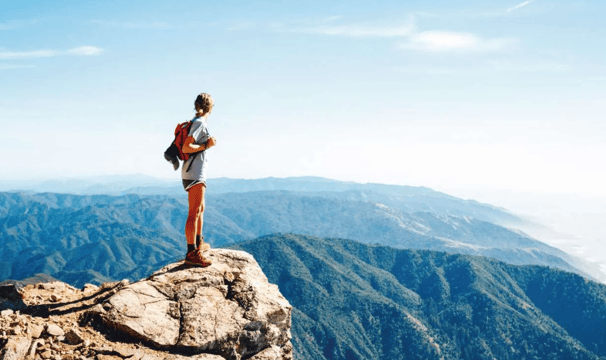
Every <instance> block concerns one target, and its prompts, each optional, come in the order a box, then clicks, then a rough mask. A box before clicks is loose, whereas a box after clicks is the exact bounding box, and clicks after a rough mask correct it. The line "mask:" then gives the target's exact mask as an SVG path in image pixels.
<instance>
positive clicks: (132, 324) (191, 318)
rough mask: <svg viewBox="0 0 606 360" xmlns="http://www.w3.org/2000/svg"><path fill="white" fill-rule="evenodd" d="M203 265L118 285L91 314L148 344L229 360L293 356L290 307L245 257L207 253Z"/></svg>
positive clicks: (178, 266)
mask: <svg viewBox="0 0 606 360" xmlns="http://www.w3.org/2000/svg"><path fill="white" fill-rule="evenodd" d="M205 255H207V256H208V257H210V258H211V260H212V261H213V265H212V266H210V267H207V268H201V267H190V266H186V265H184V264H183V263H175V264H171V265H168V266H166V267H165V268H163V269H161V270H159V271H158V272H156V273H154V274H153V275H152V276H150V277H149V278H147V279H145V280H142V281H139V282H135V283H133V284H128V285H126V286H123V287H122V288H121V289H120V290H119V291H117V292H116V293H115V294H114V295H112V296H111V297H109V298H108V299H106V300H105V302H104V303H103V304H102V306H97V307H93V308H91V310H90V312H91V313H92V315H94V316H98V317H100V318H101V319H102V320H103V322H104V323H105V324H106V325H107V326H109V327H111V328H113V329H115V330H119V331H121V332H123V333H125V334H127V335H128V336H131V337H133V338H135V339H137V340H140V341H142V342H144V343H147V344H149V345H150V346H152V347H155V348H158V349H162V350H167V351H170V352H171V353H183V354H188V355H190V354H194V355H195V354H202V353H212V354H218V355H220V356H221V357H223V358H225V359H228V360H240V359H242V358H250V357H252V356H255V355H256V354H259V353H264V352H265V353H266V354H267V356H265V355H264V356H262V357H258V359H292V345H291V342H290V340H291V334H290V327H291V311H292V307H291V306H290V304H289V303H288V301H287V300H286V299H285V298H284V297H283V296H282V294H280V291H279V290H278V287H277V286H276V285H273V284H270V283H269V282H268V281H267V277H265V275H264V274H263V271H262V270H261V268H260V267H259V265H258V264H257V262H256V261H255V259H254V258H253V257H252V256H251V255H250V254H248V253H245V252H242V251H235V250H226V249H214V250H211V251H208V252H206V253H205Z"/></svg>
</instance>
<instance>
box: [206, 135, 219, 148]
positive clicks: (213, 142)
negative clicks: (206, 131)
mask: <svg viewBox="0 0 606 360" xmlns="http://www.w3.org/2000/svg"><path fill="white" fill-rule="evenodd" d="M215 145H217V138H215V137H214V136H211V137H210V138H209V139H208V141H206V149H210V148H211V147H213V146H215Z"/></svg>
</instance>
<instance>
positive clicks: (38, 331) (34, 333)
mask: <svg viewBox="0 0 606 360" xmlns="http://www.w3.org/2000/svg"><path fill="white" fill-rule="evenodd" d="M43 331H44V326H42V325H36V324H30V325H29V326H28V330H27V332H28V334H29V335H30V336H31V337H32V338H34V339H37V338H39V337H40V336H42V332H43Z"/></svg>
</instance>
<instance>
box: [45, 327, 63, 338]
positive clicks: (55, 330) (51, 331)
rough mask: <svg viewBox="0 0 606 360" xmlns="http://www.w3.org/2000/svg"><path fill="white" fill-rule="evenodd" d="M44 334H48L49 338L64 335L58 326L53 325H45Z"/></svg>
mask: <svg viewBox="0 0 606 360" xmlns="http://www.w3.org/2000/svg"><path fill="white" fill-rule="evenodd" d="M46 333H47V334H49V335H50V336H63V335H65V331H63V329H61V328H60V327H59V326H58V325H55V324H47V325H46Z"/></svg>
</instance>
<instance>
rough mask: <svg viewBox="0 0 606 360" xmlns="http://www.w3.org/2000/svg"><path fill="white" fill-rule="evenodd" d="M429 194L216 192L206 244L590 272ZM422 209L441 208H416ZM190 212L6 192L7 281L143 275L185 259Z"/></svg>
mask: <svg viewBox="0 0 606 360" xmlns="http://www.w3.org/2000/svg"><path fill="white" fill-rule="evenodd" d="M421 192H424V193H425V195H416V198H415V199H413V200H410V201H406V200H405V199H404V200H399V198H397V197H395V196H393V197H388V196H387V195H385V194H380V193H374V192H370V191H360V190H350V191H345V192H336V191H334V192H333V191H324V192H295V191H252V192H242V193H237V192H230V193H219V194H212V193H210V194H209V195H208V197H207V202H206V203H207V207H206V211H205V227H204V229H205V239H206V240H207V241H208V242H210V243H211V244H212V245H213V246H215V247H216V246H226V245H229V244H234V243H237V242H241V241H246V240H251V239H254V238H256V237H258V236H263V235H268V234H272V233H279V232H284V233H286V232H287V233H298V234H303V235H315V236H321V237H338V238H348V239H353V240H357V241H361V242H364V243H369V244H382V245H388V246H392V247H396V248H415V249H430V250H438V251H447V252H456V253H464V254H474V255H484V256H490V257H494V258H497V259H501V260H503V261H507V262H509V263H512V264H537V265H547V266H552V267H557V268H561V269H564V270H567V271H573V272H578V273H580V274H583V275H586V271H585V269H583V268H582V267H580V266H578V264H579V263H580V262H578V261H577V260H576V259H575V258H573V257H572V256H569V255H568V254H566V253H564V252H562V251H560V250H558V249H555V248H553V247H550V246H548V245H546V244H544V243H541V242H539V241H536V240H534V239H532V238H530V237H529V236H527V235H525V234H523V233H521V232H519V231H515V230H511V229H508V228H505V227H502V226H499V225H496V224H494V223H491V222H488V221H484V220H478V219H477V218H476V217H473V216H472V215H476V216H478V217H485V218H486V217H491V216H492V217H502V218H504V217H509V218H514V215H511V214H508V213H506V212H504V211H503V210H499V209H497V208H494V207H491V206H489V205H482V204H478V203H475V202H471V203H469V202H466V201H463V200H459V201H457V200H456V198H452V197H448V196H446V195H445V196H444V197H445V198H446V200H445V202H444V203H443V204H442V205H441V206H438V205H439V204H436V205H431V206H430V205H428V203H429V202H431V201H435V202H438V201H437V200H432V199H433V198H439V197H440V196H441V195H440V194H439V193H437V194H434V193H432V192H431V191H429V190H426V189H423V190H421ZM411 197H412V196H411ZM426 198H429V200H427V201H425V202H424V201H423V200H424V199H426ZM379 200H381V201H383V202H377V201H379ZM415 201H416V202H417V203H418V204H419V205H414V204H415ZM385 203H388V204H389V206H388V205H386V204H385ZM407 207H408V208H409V209H411V210H410V212H407V211H405V210H406V208H407ZM416 207H419V208H422V209H425V210H427V208H428V207H431V210H433V212H428V211H422V210H421V211H414V212H413V210H414V209H415V208H416ZM186 211H187V199H186V198H185V197H183V196H179V197H176V196H161V195H149V196H142V195H134V194H130V195H123V196H109V195H70V194H52V193H0V279H7V278H13V279H21V278H25V277H28V276H31V275H33V274H35V273H48V274H50V275H52V276H55V277H57V278H58V279H60V280H62V281H65V282H68V283H72V284H76V285H83V284H84V283H86V282H93V283H100V282H104V281H110V280H117V279H122V278H129V279H131V280H134V279H137V278H140V277H143V276H145V275H147V274H149V273H150V272H151V271H153V270H154V269H156V268H157V267H158V266H162V265H165V264H166V263H168V262H170V261H174V260H176V259H177V258H178V257H180V256H183V252H184V247H185V240H184V238H183V230H182V229H183V227H184V224H185V218H186ZM455 212H456V215H448V214H451V213H455ZM520 221H522V220H520Z"/></svg>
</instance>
